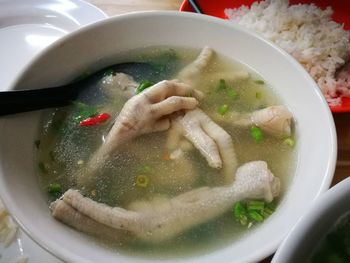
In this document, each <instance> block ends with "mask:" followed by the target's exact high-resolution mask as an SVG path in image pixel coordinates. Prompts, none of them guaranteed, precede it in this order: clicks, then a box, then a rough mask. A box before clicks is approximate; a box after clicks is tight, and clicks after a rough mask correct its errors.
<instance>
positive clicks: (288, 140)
mask: <svg viewBox="0 0 350 263" xmlns="http://www.w3.org/2000/svg"><path fill="white" fill-rule="evenodd" d="M283 144H285V145H288V146H289V147H293V146H294V145H295V141H294V140H293V139H292V138H290V137H289V138H287V139H285V140H284V141H283Z"/></svg>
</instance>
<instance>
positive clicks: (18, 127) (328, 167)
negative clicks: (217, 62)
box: [0, 12, 336, 263]
mask: <svg viewBox="0 0 350 263" xmlns="http://www.w3.org/2000/svg"><path fill="white" fill-rule="evenodd" d="M194 36H195V37H194ZM159 45H162V46H179V47H191V48H202V47H204V46H210V47H212V48H213V49H214V50H216V51H217V52H219V53H221V54H223V55H225V56H227V57H229V58H233V59H235V60H238V61H240V62H241V63H244V64H246V65H248V66H250V67H252V68H253V69H254V70H256V71H257V72H258V73H259V74H261V75H262V76H263V77H264V78H265V79H266V80H267V81H268V82H269V83H270V84H271V85H272V86H273V87H274V89H275V90H276V92H277V93H278V94H279V95H280V97H282V99H283V101H284V102H285V104H286V105H287V106H288V107H289V108H290V110H291V111H292V112H293V114H294V116H295V120H296V129H297V131H298V134H297V140H298V142H297V145H296V147H297V151H298V161H297V167H296V172H295V175H294V178H293V180H292V182H291V184H290V187H289V189H288V191H287V193H286V194H285V197H284V199H283V202H282V204H281V205H280V207H279V209H278V210H277V211H276V213H275V214H274V215H273V216H272V217H270V218H269V220H267V221H266V222H265V223H264V224H263V225H262V226H260V227H259V228H257V229H256V230H254V231H251V232H250V233H249V234H247V235H246V236H245V237H244V238H242V239H241V240H240V241H239V242H236V243H234V244H232V245H231V246H228V247H224V248H222V249H220V250H217V251H214V252H212V253H208V254H205V255H201V256H196V258H186V259H182V262H212V261H213V260H215V259H220V260H221V261H222V262H247V261H258V260H261V259H262V258H264V257H266V256H268V255H269V254H271V253H272V252H273V251H274V250H275V249H276V248H277V246H278V244H279V243H280V242H281V241H282V239H283V238H284V237H285V236H286V234H287V232H288V230H290V229H291V227H292V226H293V225H294V224H295V223H296V221H297V220H298V219H299V218H300V216H301V215H302V214H303V213H304V212H305V211H307V210H308V209H309V207H310V205H311V203H312V201H313V200H314V199H315V198H316V197H318V196H319V194H320V193H321V192H323V191H325V190H326V189H327V188H328V187H329V185H330V182H331V179H332V176H333V172H334V168H335V160H336V135H335V128H334V122H333V119H332V116H331V114H330V111H329V108H328V106H327V103H326V102H325V100H324V99H323V96H322V95H321V93H320V92H319V90H318V88H317V86H316V84H315V83H314V82H313V80H312V79H311V78H310V77H309V75H308V74H307V73H306V72H305V71H304V69H303V68H302V67H301V66H300V65H299V64H298V63H297V62H296V61H295V60H293V59H292V58H291V57H290V56H289V55H287V54H286V53H285V52H283V51H281V50H280V49H278V48H276V47H275V46H274V45H272V44H270V43H269V42H267V41H265V40H263V39H261V38H259V37H257V36H255V35H254V34H252V33H250V32H248V31H245V30H243V29H241V28H239V27H237V26H235V25H231V24H228V23H225V22H224V21H222V20H220V19H217V18H213V17H209V16H199V15H196V14H190V13H178V12H143V13H134V14H128V15H122V16H118V17H114V18H110V19H107V20H104V21H101V22H98V23H96V24H93V25H89V26H87V27H85V28H83V29H81V30H78V31H76V32H75V33H72V34H70V35H68V36H66V37H64V38H62V39H61V40H59V41H58V42H56V43H55V44H53V45H52V46H51V47H49V48H48V49H46V50H45V51H44V52H43V53H41V54H40V55H39V56H38V57H36V59H35V60H34V61H33V62H32V63H31V65H30V66H29V67H28V68H27V69H26V70H25V71H24V72H23V73H22V74H21V76H20V77H19V78H18V81H17V85H15V86H14V87H13V89H19V88H40V87H44V86H50V85H57V84H62V83H64V82H66V81H69V80H72V79H73V78H74V77H76V76H77V75H79V74H80V73H81V72H84V71H85V70H86V69H94V68H97V67H100V66H105V65H108V64H112V63H113V62H115V60H116V59H117V58H118V54H119V53H121V52H123V51H125V50H132V49H135V48H141V47H147V46H159ZM39 117H40V112H32V113H26V114H18V115H16V116H10V117H6V118H3V119H2V121H1V127H2V136H1V138H0V141H1V147H0V155H1V163H0V165H1V166H0V193H1V197H2V198H3V199H4V202H5V203H6V205H7V206H8V208H9V210H10V212H11V213H12V214H13V215H14V216H15V218H16V220H17V221H18V222H19V223H20V225H21V226H22V227H23V228H24V230H25V231H26V232H27V233H28V234H29V235H30V236H31V237H32V238H33V239H34V240H35V241H36V242H38V243H39V244H40V245H41V246H43V247H44V248H46V249H48V250H49V251H51V252H52V253H54V254H55V255H57V256H58V257H60V258H62V259H64V260H65V261H68V262H98V261H99V260H101V258H103V262H106V263H108V262H115V260H120V262H155V261H156V260H154V259H141V258H133V257H131V256H127V255H122V254H118V253H115V252H113V251H110V250H108V249H107V248H102V247H100V246H98V245H96V244H94V243H93V242H91V240H88V239H86V238H83V236H82V235H81V234H79V233H78V232H76V231H74V230H72V229H70V228H69V227H66V226H65V225H63V224H61V223H59V222H57V221H55V220H54V219H53V218H51V216H50V214H49V210H48V205H47V203H46V202H45V199H44V197H43V196H42V194H41V192H40V190H39V187H38V184H37V179H36V175H35V173H34V164H33V158H34V157H33V151H34V143H33V142H34V140H35V138H36V134H37V129H38V122H39ZM176 261H177V260H176V259H172V260H168V261H167V262H176Z"/></svg>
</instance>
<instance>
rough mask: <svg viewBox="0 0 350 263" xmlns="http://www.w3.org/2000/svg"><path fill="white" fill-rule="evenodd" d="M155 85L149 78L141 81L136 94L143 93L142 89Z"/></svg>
mask: <svg viewBox="0 0 350 263" xmlns="http://www.w3.org/2000/svg"><path fill="white" fill-rule="evenodd" d="M153 85H154V82H152V81H149V80H144V81H141V83H140V84H139V86H138V87H137V88H136V94H139V93H141V92H142V91H144V90H145V89H147V88H149V87H151V86H153Z"/></svg>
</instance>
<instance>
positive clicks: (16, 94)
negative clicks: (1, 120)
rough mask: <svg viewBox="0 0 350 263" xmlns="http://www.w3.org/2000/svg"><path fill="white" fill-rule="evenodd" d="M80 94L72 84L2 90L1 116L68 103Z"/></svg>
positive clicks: (0, 96) (0, 101) (0, 98)
mask: <svg viewBox="0 0 350 263" xmlns="http://www.w3.org/2000/svg"><path fill="white" fill-rule="evenodd" d="M77 95H78V89H74V88H72V87H71V86H70V85H67V86H64V87H56V88H44V89H34V90H16V91H3V92H0V116H3V115H7V114H13V113H19V112H26V111H32V110H39V109H46V108H53V107H60V106H65V105H68V104H69V103H70V102H71V101H72V100H74V99H75V98H76V97H77Z"/></svg>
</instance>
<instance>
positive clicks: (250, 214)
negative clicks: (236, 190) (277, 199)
mask: <svg viewBox="0 0 350 263" xmlns="http://www.w3.org/2000/svg"><path fill="white" fill-rule="evenodd" d="M275 209H276V203H274V202H270V203H267V202H265V201H261V200H249V201H246V202H237V203H235V204H234V205H233V209H232V212H233V216H234V218H235V220H236V221H238V222H239V223H240V224H241V225H243V226H247V227H248V228H250V227H251V226H252V225H253V223H254V222H262V221H264V220H265V219H266V218H268V217H269V216H270V215H271V214H272V213H273V212H274V211H275Z"/></svg>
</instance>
